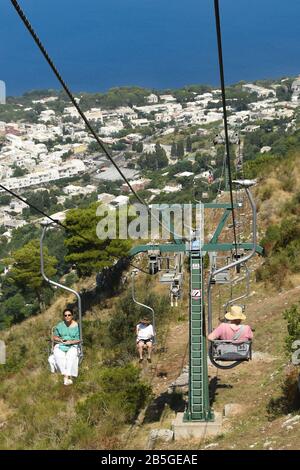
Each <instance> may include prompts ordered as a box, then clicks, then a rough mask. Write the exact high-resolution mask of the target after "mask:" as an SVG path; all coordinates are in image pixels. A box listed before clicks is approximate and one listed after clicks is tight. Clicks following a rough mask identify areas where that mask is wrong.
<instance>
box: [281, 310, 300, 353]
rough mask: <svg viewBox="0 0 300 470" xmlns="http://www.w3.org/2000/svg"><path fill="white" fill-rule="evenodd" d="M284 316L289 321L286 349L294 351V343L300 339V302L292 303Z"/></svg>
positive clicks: (289, 351)
mask: <svg viewBox="0 0 300 470" xmlns="http://www.w3.org/2000/svg"><path fill="white" fill-rule="evenodd" d="M283 318H284V319H285V320H286V321H287V330H288V335H287V336H286V338H285V345H286V350H287V352H288V353H291V352H292V344H293V342H294V341H295V340H296V339H300V303H298V304H294V305H292V306H291V307H290V308H288V309H286V310H285V311H284V312H283Z"/></svg>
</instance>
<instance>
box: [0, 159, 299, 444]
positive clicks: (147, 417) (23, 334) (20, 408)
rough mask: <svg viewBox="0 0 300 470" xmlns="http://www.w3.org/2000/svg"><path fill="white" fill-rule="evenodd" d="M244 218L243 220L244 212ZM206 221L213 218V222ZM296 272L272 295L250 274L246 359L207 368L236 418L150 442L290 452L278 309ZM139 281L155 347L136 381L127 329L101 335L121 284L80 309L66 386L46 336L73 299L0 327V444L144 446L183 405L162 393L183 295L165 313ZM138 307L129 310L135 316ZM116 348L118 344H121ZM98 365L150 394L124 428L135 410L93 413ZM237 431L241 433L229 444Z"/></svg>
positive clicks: (291, 396)
mask: <svg viewBox="0 0 300 470" xmlns="http://www.w3.org/2000/svg"><path fill="white" fill-rule="evenodd" d="M296 161H298V157H297V158H296ZM295 171H296V170H295ZM275 173H277V176H276V177H275V176H273V174H270V175H268V177H266V178H263V179H262V180H261V182H260V184H259V185H258V186H257V189H256V198H257V199H258V205H259V208H260V212H259V220H260V233H264V232H265V230H266V227H267V226H268V225H269V220H267V219H266V216H265V212H264V210H265V205H266V199H264V198H261V194H264V191H265V189H264V188H266V187H268V185H270V181H276V185H280V184H281V182H280V181H281V180H280V177H281V176H279V175H282V173H281V172H280V167H278V169H276V171H275ZM282 191H284V190H282ZM297 191H298V186H297V185H295V187H294V188H292V189H291V190H290V192H286V191H284V192H285V193H286V199H289V200H291V199H292V198H293V197H294V192H297ZM225 197H226V196H225ZM272 198H273V199H272ZM262 199H264V200H262ZM283 200H285V199H283ZM268 203H269V204H270V205H271V206H272V207H274V210H273V212H272V214H273V213H274V214H277V219H276V222H279V221H280V220H281V219H282V213H281V212H280V211H281V210H282V209H280V207H281V205H280V204H278V199H277V197H276V193H272V194H271V195H270V198H269V199H268ZM246 218H247V220H248V218H249V213H248V212H247V214H246ZM247 220H246V221H245V225H247ZM274 220H275V219H274ZM212 222H213V223H215V219H212ZM210 224H211V222H210V223H209V227H208V228H209V229H210V228H211V226H210ZM263 262H264V260H263V259H259V258H256V259H255V261H254V263H253V264H252V266H251V267H252V269H253V270H255V269H257V268H259V266H261V265H262V263H263ZM296 278H297V275H296V274H293V273H291V274H290V275H289V276H286V279H285V282H284V283H283V285H282V286H281V291H278V290H277V289H276V288H274V285H272V284H271V283H267V284H265V283H263V282H256V281H255V277H254V276H252V280H251V295H250V297H249V299H248V301H247V317H248V321H249V323H250V324H251V326H252V327H253V328H254V329H255V343H254V357H253V360H252V362H250V363H248V364H243V365H241V366H239V367H238V368H237V369H234V370H232V371H220V370H216V369H215V368H213V367H209V376H210V381H211V398H212V405H213V407H214V409H215V410H217V411H222V410H223V408H224V405H226V404H232V403H233V404H236V405H239V406H238V407H237V412H238V414H237V415H234V416H228V417H226V418H225V419H224V430H223V433H222V435H221V436H219V437H218V438H215V439H211V440H207V441H205V442H199V441H196V440H195V441H190V440H189V441H188V442H185V441H176V442H174V443H169V444H162V443H159V442H158V443H157V444H156V447H155V448H168V449H179V448H180V449H270V448H272V449H285V448H286V449H299V442H300V439H299V438H300V420H299V421H298V419H295V420H293V419H292V420H291V421H289V420H290V418H291V415H290V414H289V413H292V415H294V414H295V413H297V410H298V409H299V403H298V402H297V391H296V380H297V375H298V371H297V369H296V368H293V367H291V366H290V357H288V356H287V355H286V353H285V349H284V340H285V337H286V335H287V325H286V321H285V320H284V319H283V311H284V310H286V309H287V308H289V307H291V306H292V305H293V304H294V303H296V302H298V299H299V286H298V285H296ZM144 279H145V278H144V275H143V274H140V275H139V277H138V284H137V292H138V296H139V298H140V296H141V297H143V296H144V294H145V292H144V291H145V290H144V287H145V286H144V282H145V281H144ZM147 282H148V289H147V290H151V291H152V292H154V293H155V295H156V296H157V299H156V300H155V299H154V300H155V302H156V303H157V301H158V304H160V306H159V305H158V304H157V306H158V312H157V313H158V345H157V351H156V353H155V355H154V359H153V363H152V365H151V367H150V366H144V367H143V368H142V369H140V372H141V374H140V375H141V382H140V379H138V378H137V376H136V375H134V374H135V373H134V372H133V370H128V369H127V370H126V367H128V366H127V365H126V364H128V363H129V364H130V363H131V364H135V365H136V366H137V364H136V362H137V361H136V360H135V359H134V339H133V337H134V335H133V332H132V339H131V337H130V336H126V337H125V339H124V338H123V339H121V341H120V344H121V348H120V347H119V346H118V345H116V344H114V345H112V343H111V342H110V340H109V338H108V334H109V331H110V329H109V325H110V322H111V320H112V319H114V318H116V314H117V317H118V316H120V311H122V309H124V308H125V307H124V305H127V304H128V301H129V310H130V309H132V308H133V306H132V304H131V306H130V300H128V291H129V290H130V286H127V287H126V288H125V289H124V290H123V292H119V294H118V295H117V296H113V297H110V298H109V297H108V298H106V299H105V300H102V301H101V303H100V304H99V305H95V306H94V307H92V309H91V310H89V311H88V312H87V314H86V315H85V318H84V331H85V355H86V356H85V359H84V362H83V364H82V366H81V372H80V376H79V378H78V379H77V381H76V383H75V384H74V386H72V387H71V388H66V387H63V385H62V384H61V380H60V378H59V377H57V376H53V375H51V374H50V373H49V371H48V370H47V344H48V343H47V339H48V338H49V332H50V330H51V327H52V326H53V325H54V324H55V323H56V322H57V321H58V320H59V319H60V312H61V311H62V309H63V308H64V306H65V305H66V304H68V303H69V302H72V301H73V299H72V296H69V295H62V296H61V295H60V296H58V297H56V299H55V300H54V303H53V304H52V306H51V307H50V308H49V309H47V310H46V311H45V312H44V313H42V314H40V315H38V316H36V317H33V318H29V319H28V320H26V321H24V322H23V323H21V324H19V325H15V326H13V327H11V328H10V329H9V330H7V331H3V332H2V333H1V338H3V339H5V341H6V343H7V349H8V361H7V364H6V365H5V366H1V370H0V374H1V385H0V396H1V401H0V421H1V422H0V426H1V431H2V432H1V437H0V448H2V449H14V448H18V449H66V448H68V449H91V448H92V449H145V448H147V445H148V435H149V432H150V430H151V429H157V428H170V426H171V421H172V419H173V418H174V416H175V413H176V411H179V410H182V409H183V406H184V402H183V400H182V391H181V390H180V389H177V391H176V393H175V394H174V393H173V394H170V393H168V389H169V388H170V386H171V384H172V383H173V382H174V380H175V379H176V378H177V377H178V376H179V375H180V374H181V372H182V369H183V368H184V366H186V365H187V361H188V321H187V319H188V316H187V315H188V308H187V305H188V298H187V294H185V295H184V297H183V300H182V301H181V302H180V304H179V307H178V308H173V309H171V310H170V308H169V306H168V301H167V299H166V298H165V295H166V293H167V288H166V287H164V286H162V285H159V284H158V283H157V282H156V281H155V279H153V278H151V279H150V280H149V281H147ZM185 283H187V276H186V279H185ZM92 284H93V279H92V278H91V279H90V280H88V279H87V280H86V281H85V282H84V284H82V283H81V285H80V287H81V288H82V287H86V288H88V287H91V285H92ZM225 294H226V292H224V293H223V294H222V299H220V300H221V301H223V300H224V299H225V297H223V296H224V295H225ZM159 299H160V300H159ZM122 302H123V307H121V310H120V306H121V305H122ZM218 303H219V299H215V306H216V309H217V308H218ZM133 310H134V309H133ZM125 312H126V308H125ZM140 313H141V312H140ZM140 313H139V312H134V316H135V318H134V319H135V320H136V319H138V317H139V314H140ZM123 318H124V317H123ZM127 318H129V317H127ZM130 322H131V319H130V321H129V323H130ZM132 331H133V330H132ZM130 334H131V333H130ZM123 340H124V341H125V342H124V341H123ZM122 346H123V348H125V347H127V348H128V349H127V350H124V349H123V348H122ZM110 348H111V349H110ZM131 354H133V355H131ZM107 366H108V369H115V368H117V369H118V368H119V370H121V369H122V368H123V372H124V370H125V377H124V380H125V382H122V383H123V384H124V385H125V383H128V380H135V381H136V383H137V384H138V386H139V387H142V383H145V384H149V385H150V386H151V389H152V394H153V395H152V398H151V396H148V398H144V399H142V400H140V405H139V406H138V408H137V409H136V410H138V409H140V410H144V411H143V412H142V413H141V414H140V417H139V420H138V422H137V424H130V422H131V423H133V421H132V417H133V416H134V414H135V413H133V414H131V418H129V421H128V416H127V417H126V416H124V415H122V413H121V409H120V407H118V406H117V405H116V403H115V402H113V403H112V404H110V403H109V404H108V409H107V408H106V409H105V410H104V411H103V409H102V412H100V410H99V409H98V407H100V405H99V403H100V402H99V394H101V390H102V388H103V376H102V377H101V373H102V372H103V369H104V368H105V369H106V370H107ZM120 368H121V369H120ZM134 370H136V371H138V370H139V369H138V368H137V369H134ZM137 373H138V372H137ZM126 374H127V376H126ZM132 374H133V375H132ZM129 377H131V379H130V378H129ZM110 380H112V381H113V380H114V378H113V377H111V378H110ZM121 380H122V379H121ZM110 383H111V384H112V383H113V382H110ZM111 386H112V385H111ZM140 390H141V388H140ZM112 394H113V391H112ZM146 395H147V394H146ZM146 395H145V397H146ZM100 398H101V397H100ZM140 398H141V397H140ZM295 400H296V401H295ZM143 403H144V404H143ZM100 408H101V407H100ZM99 413H100V414H99ZM237 435H239V436H241V438H240V439H239V441H237V439H236V436H237ZM16 442H17V445H16ZM166 446H167V447H166Z"/></svg>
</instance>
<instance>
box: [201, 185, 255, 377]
mask: <svg viewBox="0 0 300 470" xmlns="http://www.w3.org/2000/svg"><path fill="white" fill-rule="evenodd" d="M233 182H234V183H236V184H239V185H240V186H242V187H244V189H245V191H246V195H247V197H248V200H249V202H250V206H251V209H252V250H251V251H250V253H248V254H246V255H244V256H242V257H238V259H236V260H234V261H231V262H229V263H228V264H226V265H225V266H223V267H222V268H219V269H216V270H215V271H212V272H211V274H210V276H209V279H208V289H207V308H208V333H211V332H212V330H213V328H212V298H211V286H212V284H213V282H212V280H213V279H214V278H215V277H216V276H218V275H219V274H221V273H224V272H225V273H226V272H228V270H230V269H232V268H236V267H237V266H241V265H245V263H246V261H248V260H249V259H250V258H252V257H253V256H254V254H255V252H256V243H257V241H256V205H255V202H254V199H253V197H252V194H251V192H250V189H249V188H250V187H251V186H252V185H253V184H255V181H252V180H236V181H233ZM246 279H249V271H247V270H246ZM247 286H248V280H247ZM247 295H248V287H247V292H246V293H245V294H243V295H242V296H240V297H238V298H236V299H231V300H230V301H229V302H227V303H226V304H225V308H226V307H227V306H228V305H230V304H231V303H234V302H236V301H237V300H239V299H241V298H244V297H246V296H247ZM251 355H252V342H251V341H241V342H239V341H237V340H232V341H225V340H214V341H211V344H210V347H209V358H210V360H211V363H212V364H213V365H214V366H215V367H217V368H219V369H232V368H234V367H236V366H238V365H239V364H241V363H242V362H244V361H249V360H250V359H251ZM220 362H230V364H227V365H223V364H220Z"/></svg>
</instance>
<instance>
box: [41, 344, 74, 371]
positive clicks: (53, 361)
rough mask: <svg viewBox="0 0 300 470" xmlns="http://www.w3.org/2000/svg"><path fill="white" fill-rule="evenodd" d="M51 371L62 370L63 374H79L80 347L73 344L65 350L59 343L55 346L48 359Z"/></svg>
mask: <svg viewBox="0 0 300 470" xmlns="http://www.w3.org/2000/svg"><path fill="white" fill-rule="evenodd" d="M48 361H49V364H50V368H51V372H56V371H58V372H60V373H61V374H62V375H72V376H73V377H77V376H78V347H77V346H71V347H70V348H69V350H68V351H66V352H64V351H62V350H61V349H59V344H56V345H55V346H54V350H53V354H51V356H50V357H49V359H48Z"/></svg>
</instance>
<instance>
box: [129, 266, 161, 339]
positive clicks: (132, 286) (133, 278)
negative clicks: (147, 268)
mask: <svg viewBox="0 0 300 470" xmlns="http://www.w3.org/2000/svg"><path fill="white" fill-rule="evenodd" d="M137 273H138V270H137V269H133V270H132V272H131V294H132V300H133V302H134V303H135V304H136V305H139V306H140V307H144V308H145V309H147V310H150V312H151V315H152V327H153V333H154V338H153V344H156V332H155V313H154V310H153V308H152V307H150V306H149V305H146V304H142V303H141V302H139V301H138V300H136V298H135V282H134V281H135V276H136V275H137Z"/></svg>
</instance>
